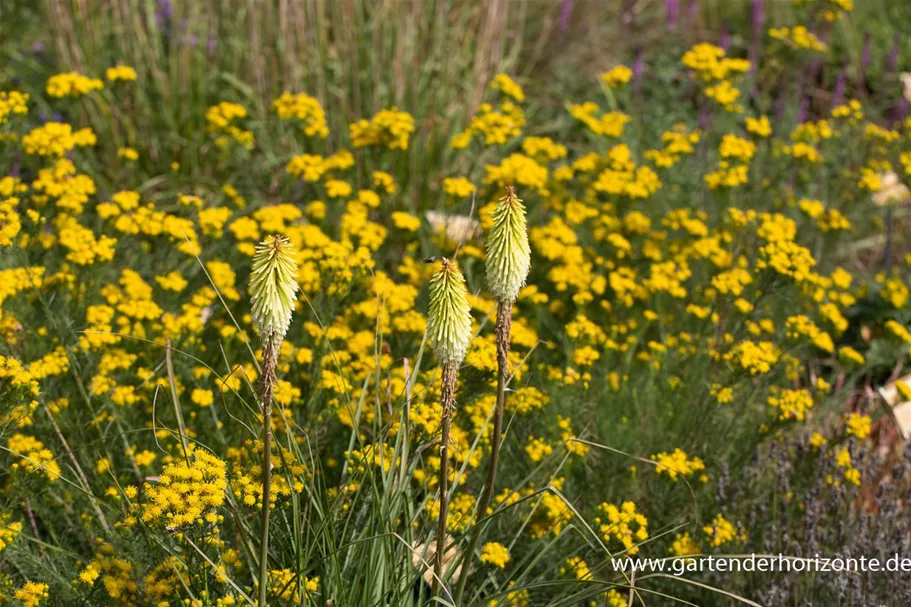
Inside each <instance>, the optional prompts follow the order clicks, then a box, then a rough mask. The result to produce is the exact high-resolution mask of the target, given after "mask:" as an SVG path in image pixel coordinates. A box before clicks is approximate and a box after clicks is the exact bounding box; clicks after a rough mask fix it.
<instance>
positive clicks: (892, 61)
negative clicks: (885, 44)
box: [885, 32, 901, 72]
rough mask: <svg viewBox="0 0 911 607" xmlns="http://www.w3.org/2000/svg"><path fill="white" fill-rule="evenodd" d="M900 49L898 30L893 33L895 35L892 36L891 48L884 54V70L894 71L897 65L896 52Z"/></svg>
mask: <svg viewBox="0 0 911 607" xmlns="http://www.w3.org/2000/svg"><path fill="white" fill-rule="evenodd" d="M900 50H901V34H899V33H898V32H896V33H895V36H893V38H892V48H890V49H889V54H888V55H886V62H885V63H886V71H887V72H894V71H895V68H897V67H898V53H899V51H900Z"/></svg>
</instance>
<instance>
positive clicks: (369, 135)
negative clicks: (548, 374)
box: [348, 106, 414, 150]
mask: <svg viewBox="0 0 911 607" xmlns="http://www.w3.org/2000/svg"><path fill="white" fill-rule="evenodd" d="M348 128H349V130H350V134H351V145H353V146H354V147H355V148H363V147H368V146H376V145H382V146H385V147H387V148H389V149H390V150H407V149H408V139H409V138H410V137H411V134H412V133H413V132H414V117H412V115H411V114H409V113H408V112H401V111H399V108H397V107H395V106H393V107H391V108H388V109H384V110H380V111H379V112H377V113H376V114H375V115H374V116H373V118H371V119H370V120H369V121H368V120H363V119H362V120H358V121H357V122H355V123H352V124H350V125H349V127H348Z"/></svg>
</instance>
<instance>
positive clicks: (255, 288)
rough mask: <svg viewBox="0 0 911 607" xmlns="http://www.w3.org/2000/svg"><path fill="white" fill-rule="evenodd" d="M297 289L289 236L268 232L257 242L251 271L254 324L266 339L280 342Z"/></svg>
mask: <svg viewBox="0 0 911 607" xmlns="http://www.w3.org/2000/svg"><path fill="white" fill-rule="evenodd" d="M296 291H297V262H296V261H295V259H294V247H293V245H292V244H291V241H289V240H288V239H287V238H284V237H282V236H267V237H266V239H265V240H264V241H262V242H261V243H259V244H258V245H257V246H256V254H255V255H254V256H253V267H252V271H251V274H250V294H251V297H250V301H251V302H252V307H253V313H252V315H253V325H254V326H255V327H256V330H257V331H258V332H259V335H260V337H261V338H262V339H263V342H264V343H265V342H266V341H274V342H278V343H280V342H281V341H283V340H284V338H285V334H286V333H287V332H288V325H290V324H291V313H292V312H293V311H294V300H295V295H294V294H295V292H296Z"/></svg>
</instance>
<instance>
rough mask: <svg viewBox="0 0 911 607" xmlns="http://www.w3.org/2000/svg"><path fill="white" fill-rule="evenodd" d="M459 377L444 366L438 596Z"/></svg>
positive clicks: (436, 569) (435, 584)
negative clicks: (450, 435) (451, 431)
mask: <svg viewBox="0 0 911 607" xmlns="http://www.w3.org/2000/svg"><path fill="white" fill-rule="evenodd" d="M458 377H459V368H458V366H457V365H456V364H453V363H450V364H447V365H443V385H442V388H441V390H440V404H441V405H442V406H443V418H442V423H441V426H442V430H443V432H442V437H441V438H440V480H439V485H440V522H439V526H438V527H437V548H436V553H435V554H434V555H433V592H432V595H431V596H437V591H438V590H439V587H440V582H441V581H442V580H443V553H444V552H445V548H446V518H447V516H448V514H449V430H450V427H451V426H452V414H453V412H454V411H455V389H456V381H457V380H458Z"/></svg>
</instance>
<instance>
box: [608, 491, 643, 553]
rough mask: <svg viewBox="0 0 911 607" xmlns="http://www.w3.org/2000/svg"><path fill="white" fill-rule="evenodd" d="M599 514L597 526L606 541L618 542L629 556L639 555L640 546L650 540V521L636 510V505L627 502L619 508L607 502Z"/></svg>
mask: <svg viewBox="0 0 911 607" xmlns="http://www.w3.org/2000/svg"><path fill="white" fill-rule="evenodd" d="M598 513H599V516H597V517H596V518H595V525H597V526H598V529H599V530H600V532H601V536H602V537H603V538H604V540H605V541H610V540H616V541H618V542H620V543H621V544H622V545H623V549H624V551H625V552H626V553H627V554H630V555H634V554H638V553H639V545H640V544H642V543H643V542H644V541H645V540H647V539H648V519H646V518H645V516H643V515H642V514H641V513H639V512H638V511H637V510H636V504H634V503H633V502H629V501H627V502H623V503H622V504H620V507H619V508H618V507H617V506H615V505H614V504H609V503H606V502H605V503H603V504H601V505H600V506H598Z"/></svg>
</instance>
